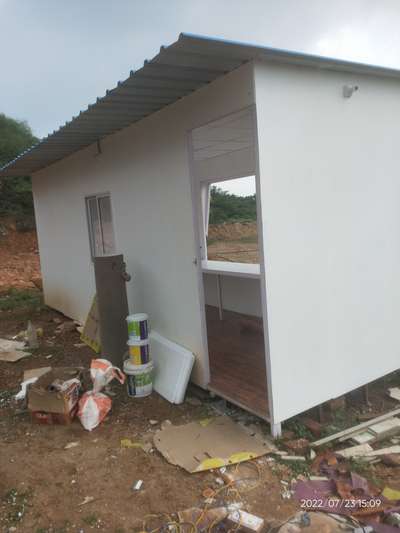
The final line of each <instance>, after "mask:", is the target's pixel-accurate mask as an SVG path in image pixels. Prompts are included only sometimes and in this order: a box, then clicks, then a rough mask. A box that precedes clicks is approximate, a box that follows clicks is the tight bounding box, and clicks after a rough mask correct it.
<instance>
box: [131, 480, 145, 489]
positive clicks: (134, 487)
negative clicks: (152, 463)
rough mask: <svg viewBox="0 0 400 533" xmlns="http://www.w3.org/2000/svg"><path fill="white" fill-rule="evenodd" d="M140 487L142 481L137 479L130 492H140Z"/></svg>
mask: <svg viewBox="0 0 400 533" xmlns="http://www.w3.org/2000/svg"><path fill="white" fill-rule="evenodd" d="M142 485H143V480H142V479H138V480H137V481H135V483H134V484H133V485H132V490H140V489H141V488H142Z"/></svg>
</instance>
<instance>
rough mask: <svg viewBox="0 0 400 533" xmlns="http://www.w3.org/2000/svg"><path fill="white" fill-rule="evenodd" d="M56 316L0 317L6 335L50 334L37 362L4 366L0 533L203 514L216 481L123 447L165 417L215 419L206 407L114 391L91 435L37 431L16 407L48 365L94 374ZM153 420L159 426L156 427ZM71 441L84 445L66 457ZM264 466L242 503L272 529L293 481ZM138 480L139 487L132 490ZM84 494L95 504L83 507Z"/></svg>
mask: <svg viewBox="0 0 400 533" xmlns="http://www.w3.org/2000/svg"><path fill="white" fill-rule="evenodd" d="M60 317H61V318H62V319H64V317H62V316H61V315H59V314H58V313H56V312H54V311H52V310H49V309H47V308H43V309H41V310H38V311H34V312H33V311H30V312H25V311H23V310H22V311H21V310H18V311H12V312H10V311H7V312H5V311H3V312H0V337H10V336H13V335H15V334H17V333H18V332H19V331H20V330H21V329H23V328H25V327H26V320H27V319H28V318H30V319H32V320H33V322H34V324H35V325H36V326H40V327H42V328H43V331H44V336H43V338H42V340H41V346H40V348H39V349H38V350H37V351H36V352H35V353H34V354H33V355H32V356H31V357H28V358H26V359H23V360H21V361H19V362H17V363H4V362H3V363H1V362H0V390H1V396H0V398H1V399H0V463H1V466H0V471H1V472H0V527H1V529H0V530H1V531H10V529H9V528H10V527H11V528H14V527H15V528H16V529H15V530H14V529H11V531H18V532H20V531H21V532H22V531H23V532H25V531H26V532H36V533H45V532H47V533H49V532H50V531H51V532H53V533H54V532H58V533H61V532H67V531H74V532H75V531H84V532H86V531H91V530H94V529H95V530H100V531H106V532H130V531H140V530H142V529H143V524H142V521H143V520H145V528H146V529H147V530H148V531H150V530H151V529H152V527H151V526H150V524H154V520H156V519H155V518H152V519H151V518H150V516H149V515H154V514H155V515H160V514H163V513H164V514H171V513H174V512H177V511H180V510H184V509H186V508H188V507H192V506H197V505H199V506H200V507H204V505H205V504H204V497H203V495H202V492H203V490H204V489H205V488H207V487H209V486H212V487H217V485H216V484H215V478H216V474H215V473H210V472H208V473H199V474H195V475H194V474H187V473H186V472H185V471H184V470H182V469H180V468H179V467H176V466H172V465H170V464H169V463H168V462H167V461H166V460H165V459H164V458H163V457H162V456H161V455H160V454H159V453H158V452H157V451H153V452H152V453H145V452H144V451H143V450H142V449H126V448H122V447H121V444H120V441H121V439H123V438H130V439H131V440H132V441H143V439H144V438H147V437H146V436H147V435H148V434H149V432H154V431H155V429H158V428H159V427H160V423H161V422H162V421H163V420H166V419H169V420H171V421H172V422H173V423H175V424H179V423H185V422H187V421H189V420H193V419H201V418H204V417H206V416H207V415H208V414H209V406H208V405H207V403H204V402H203V403H202V404H201V405H199V406H193V405H191V404H189V403H184V404H182V405H172V404H170V403H168V402H167V401H165V400H163V399H162V398H161V397H160V396H158V395H157V394H156V393H153V394H152V396H151V397H148V398H143V399H140V400H139V399H137V400H133V399H130V398H129V397H128V396H127V394H126V391H125V387H122V386H120V385H115V386H113V390H114V391H115V393H116V396H114V397H113V408H112V412H111V414H110V415H109V416H108V417H107V419H106V420H105V421H104V422H103V423H102V424H101V426H99V427H98V428H97V429H95V430H94V431H93V432H91V433H89V432H87V431H85V430H84V429H83V428H82V426H81V425H80V423H79V421H78V420H75V421H74V422H73V423H72V425H70V426H45V425H37V424H34V423H33V422H31V420H30V416H29V413H28V412H27V411H26V410H25V409H23V408H21V407H20V406H19V405H15V403H14V402H13V401H12V400H11V395H12V394H14V393H15V392H17V391H18V390H19V384H20V382H21V380H22V375H23V371H24V370H25V369H28V368H37V367H41V366H48V365H49V364H50V365H53V366H70V365H79V366H84V367H86V368H88V367H89V365H90V360H91V359H92V358H93V356H94V354H93V352H92V351H91V349H90V348H88V347H75V346H74V344H79V343H80V340H79V334H78V333H77V332H76V331H72V332H68V333H65V334H64V335H56V334H55V329H56V327H57V324H56V323H55V322H54V318H60ZM48 355H52V357H51V358H50V359H48V358H46V356H48ZM149 420H157V421H158V423H157V424H156V425H155V426H153V425H151V424H150V422H149ZM265 429H267V428H265ZM70 442H79V445H78V446H76V447H74V448H71V449H65V446H66V445H67V444H68V443H70ZM258 467H259V472H260V480H259V482H258V483H257V487H256V488H254V490H251V491H249V492H246V493H245V494H242V495H241V498H243V500H244V501H245V502H246V507H247V509H248V510H249V511H253V512H254V513H256V514H258V515H260V516H263V517H264V518H266V519H268V520H269V521H271V520H274V519H276V520H278V521H280V520H285V519H286V518H288V516H290V515H291V514H292V513H293V511H294V510H295V509H296V508H297V504H296V503H295V502H293V501H288V500H282V498H281V488H282V485H281V484H280V479H281V477H282V476H283V477H285V476H286V479H288V480H289V479H290V475H291V474H290V472H288V471H287V470H286V469H285V468H283V469H282V471H281V470H280V469H279V468H278V469H277V470H276V469H275V470H274V469H272V468H271V467H270V466H269V465H268V464H267V463H266V462H264V461H261V463H260V464H259V465H258ZM139 479H142V480H143V488H142V489H141V490H140V491H133V490H132V485H133V483H134V482H135V481H137V480H139ZM86 496H89V497H94V498H95V499H94V501H92V502H91V503H88V504H86V505H80V503H81V502H83V501H84V499H85V497H86ZM235 499H236V500H237V496H236V495H235ZM19 512H20V513H22V514H21V516H19V515H18V513H19ZM151 520H153V522H151ZM164 520H165V516H164ZM146 524H147V525H146Z"/></svg>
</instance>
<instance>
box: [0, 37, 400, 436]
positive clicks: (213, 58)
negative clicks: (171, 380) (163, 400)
mask: <svg viewBox="0 0 400 533" xmlns="http://www.w3.org/2000/svg"><path fill="white" fill-rule="evenodd" d="M49 90H52V89H49ZM399 116H400V83H399V72H398V71H396V70H391V69H387V68H381V67H378V66H371V65H365V64H356V63H352V62H346V61H342V60H335V59H327V58H323V57H316V56H311V55H306V54H301V53H294V52H289V51H284V50H277V49H271V48H264V47H260V46H253V45H248V44H243V43H236V42H228V41H222V40H216V39H211V38H206V37H200V36H194V35H188V34H182V35H180V36H179V39H178V40H177V41H176V42H175V43H173V44H172V45H170V46H168V47H162V48H161V49H160V52H159V54H158V55H157V56H156V57H154V58H153V59H151V60H150V61H146V62H145V63H144V66H143V67H142V68H141V69H140V70H138V71H136V72H131V74H130V76H129V78H128V79H127V80H125V81H123V82H119V83H118V85H117V87H115V88H114V89H112V90H110V91H107V93H106V95H105V96H103V97H101V98H99V99H97V101H96V103H94V104H92V105H89V106H88V108H87V109H86V110H84V111H82V112H81V113H80V114H79V115H77V116H76V117H74V118H73V119H72V120H71V121H70V122H67V123H66V124H65V125H63V126H61V127H60V128H59V129H58V130H57V131H54V132H53V133H51V134H50V135H48V136H47V137H45V138H44V139H42V140H41V141H40V142H39V143H38V144H36V145H35V146H33V147H32V148H30V149H29V150H27V151H26V152H24V153H22V154H21V155H20V156H19V157H17V158H16V159H15V160H14V161H11V162H10V163H9V164H8V165H6V166H5V167H3V169H2V170H1V172H0V176H1V177H5V176H9V177H12V176H20V175H31V176H32V182H33V194H34V203H35V213H36V220H37V229H38V238H39V248H40V258H41V268H42V274H43V286H44V295H45V301H46V303H47V304H48V305H49V306H51V307H53V308H55V309H57V310H59V311H61V312H62V313H64V314H65V315H67V316H69V317H72V318H74V319H77V320H80V321H83V320H84V319H85V317H86V315H87V312H88V309H89V307H90V303H91V300H92V297H93V294H94V292H95V288H94V275H93V264H92V257H93V256H94V255H102V254H112V253H115V252H121V253H123V254H124V257H125V261H126V264H127V270H128V272H130V273H131V274H132V276H133V281H132V282H131V283H130V284H129V285H128V299H129V305H130V310H131V312H134V311H145V312H147V313H148V314H149V315H150V317H151V324H152V327H153V328H154V329H155V330H157V332H159V333H160V334H161V335H163V336H165V337H166V338H168V339H170V340H172V341H175V342H176V343H178V344H181V345H182V346H185V347H186V348H188V349H190V350H191V351H192V352H193V353H194V354H195V355H196V363H195V368H194V371H193V375H192V380H193V381H194V382H195V383H196V384H198V385H199V386H201V387H203V388H205V389H209V390H210V391H214V392H215V393H217V394H218V395H220V396H221V397H223V398H226V399H228V400H230V401H232V402H234V403H236V404H238V405H239V406H242V407H244V408H246V409H247V410H249V411H251V412H253V413H256V414H257V415H259V416H261V417H262V418H264V419H266V420H268V421H270V422H271V427H272V433H273V434H274V435H278V434H279V432H280V427H281V422H282V421H284V420H286V419H288V418H290V417H292V416H294V415H296V414H298V413H300V412H303V411H305V410H307V409H309V408H312V407H313V406H316V405H318V404H321V403H322V402H325V401H327V400H329V399H331V398H335V397H338V396H340V395H342V394H344V393H347V392H349V391H351V390H353V389H355V388H357V387H360V386H363V385H364V384H367V383H368V382H371V381H372V380H375V379H377V378H379V377H381V376H383V375H385V374H387V373H389V372H392V371H394V370H396V369H397V368H398V367H399V366H400V365H399V362H400V335H399V322H398V320H399V317H400V208H399V205H400V174H399V168H400V152H399V149H398V140H399V134H400V125H399V120H398V117H399ZM243 176H255V183H256V197H257V227H258V240H259V243H258V244H259V255H260V260H259V264H252V265H248V264H243V263H240V262H237V263H232V262H227V261H211V260H208V258H207V240H206V233H207V222H208V221H207V217H208V194H209V185H210V183H216V182H219V181H223V180H226V179H233V178H240V177H243ZM242 319H243V320H244V321H245V322H246V323H247V324H248V323H250V322H251V323H254V325H255V326H256V328H255V329H254V330H252V328H251V327H250V328H249V331H245V329H246V328H244V329H243V327H242V324H243V320H242ZM257 327H259V328H260V331H257ZM260 332H261V333H260Z"/></svg>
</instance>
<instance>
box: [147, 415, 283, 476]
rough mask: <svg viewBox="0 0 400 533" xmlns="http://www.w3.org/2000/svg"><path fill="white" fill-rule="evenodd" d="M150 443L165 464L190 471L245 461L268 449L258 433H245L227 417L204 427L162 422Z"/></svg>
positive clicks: (269, 449)
mask: <svg viewBox="0 0 400 533" xmlns="http://www.w3.org/2000/svg"><path fill="white" fill-rule="evenodd" d="M154 445H155V446H156V448H157V449H158V451H159V452H160V453H161V454H162V455H163V456H164V457H165V459H166V460H167V461H168V462H169V463H171V464H174V465H178V466H181V467H182V468H184V469H185V470H186V471H187V472H190V473H194V472H202V471H204V470H211V469H213V468H220V467H222V466H226V465H231V464H235V463H240V462H242V461H248V460H250V459H254V458H256V457H260V456H261V455H265V454H267V453H271V452H272V449H271V447H270V446H269V443H268V441H266V440H263V439H262V438H261V437H260V436H259V435H249V434H248V433H247V432H246V431H245V430H244V429H243V428H242V427H241V426H239V425H238V424H236V423H235V422H233V420H231V419H230V418H229V417H227V416H219V417H216V418H214V419H212V420H211V422H210V423H209V424H207V425H206V426H204V425H202V424H201V423H200V422H190V423H189V424H185V425H183V426H174V425H172V424H171V425H166V426H165V427H164V428H163V429H161V430H159V431H157V432H156V434H155V435H154Z"/></svg>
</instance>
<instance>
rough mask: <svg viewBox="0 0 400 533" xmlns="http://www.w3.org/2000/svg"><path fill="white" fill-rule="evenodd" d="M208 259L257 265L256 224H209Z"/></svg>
mask: <svg viewBox="0 0 400 533" xmlns="http://www.w3.org/2000/svg"><path fill="white" fill-rule="evenodd" d="M207 249H208V258H209V259H211V260H215V261H233V262H237V263H258V262H259V254H258V240H257V224H256V223H255V222H232V223H226V224H210V226H209V230H208V246H207Z"/></svg>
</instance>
